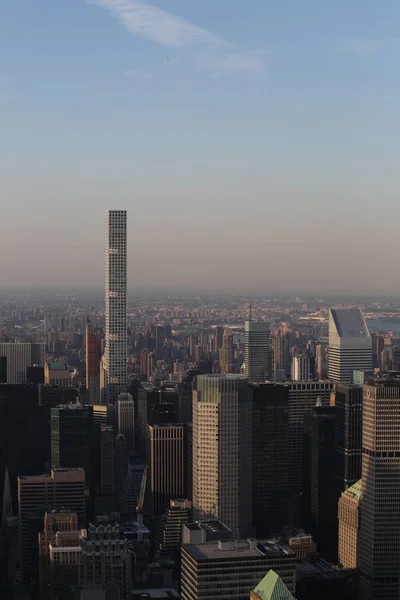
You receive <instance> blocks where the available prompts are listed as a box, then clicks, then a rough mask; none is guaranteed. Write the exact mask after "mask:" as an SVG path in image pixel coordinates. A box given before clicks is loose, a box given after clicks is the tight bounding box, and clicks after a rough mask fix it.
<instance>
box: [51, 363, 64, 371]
mask: <svg viewBox="0 0 400 600" xmlns="http://www.w3.org/2000/svg"><path fill="white" fill-rule="evenodd" d="M49 368H50V369H51V370H52V371H66V370H67V369H68V367H67V364H66V363H65V362H49Z"/></svg>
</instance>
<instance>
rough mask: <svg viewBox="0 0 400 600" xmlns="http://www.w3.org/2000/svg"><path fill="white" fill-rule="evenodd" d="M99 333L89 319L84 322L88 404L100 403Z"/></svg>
mask: <svg viewBox="0 0 400 600" xmlns="http://www.w3.org/2000/svg"><path fill="white" fill-rule="evenodd" d="M101 341H102V337H101V332H100V330H99V329H98V328H97V327H93V326H92V325H91V323H90V319H89V317H88V318H87V321H86V389H87V391H88V393H89V403H90V404H99V402H100V360H101Z"/></svg>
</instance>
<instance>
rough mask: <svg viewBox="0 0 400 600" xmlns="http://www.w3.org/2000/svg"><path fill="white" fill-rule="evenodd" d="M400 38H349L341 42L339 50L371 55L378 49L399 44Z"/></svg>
mask: <svg viewBox="0 0 400 600" xmlns="http://www.w3.org/2000/svg"><path fill="white" fill-rule="evenodd" d="M399 42H400V40H399V39H398V38H387V39H380V40H379V39H369V40H348V41H346V42H342V43H341V44H339V48H338V49H339V52H343V53H347V54H357V55H359V56H369V55H370V54H375V53H376V52H377V51H378V50H381V49H383V48H387V47H389V46H393V45H397V44H399Z"/></svg>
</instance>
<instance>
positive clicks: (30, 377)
mask: <svg viewBox="0 0 400 600" xmlns="http://www.w3.org/2000/svg"><path fill="white" fill-rule="evenodd" d="M26 382H27V383H36V384H38V385H39V384H43V383H44V367H37V366H33V367H26Z"/></svg>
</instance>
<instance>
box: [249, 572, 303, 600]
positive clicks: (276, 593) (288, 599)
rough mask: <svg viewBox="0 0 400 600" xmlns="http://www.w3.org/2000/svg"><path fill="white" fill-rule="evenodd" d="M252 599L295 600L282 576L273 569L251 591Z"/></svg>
mask: <svg viewBox="0 0 400 600" xmlns="http://www.w3.org/2000/svg"><path fill="white" fill-rule="evenodd" d="M250 600H294V597H293V596H292V594H291V593H290V592H289V590H288V588H287V587H286V585H285V584H284V583H283V581H282V578H281V577H279V575H278V574H277V573H275V571H273V570H272V569H271V570H270V571H268V573H267V574H266V576H265V577H264V579H262V580H261V581H260V583H259V584H258V585H257V586H256V587H255V588H254V590H253V591H252V592H250Z"/></svg>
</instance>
